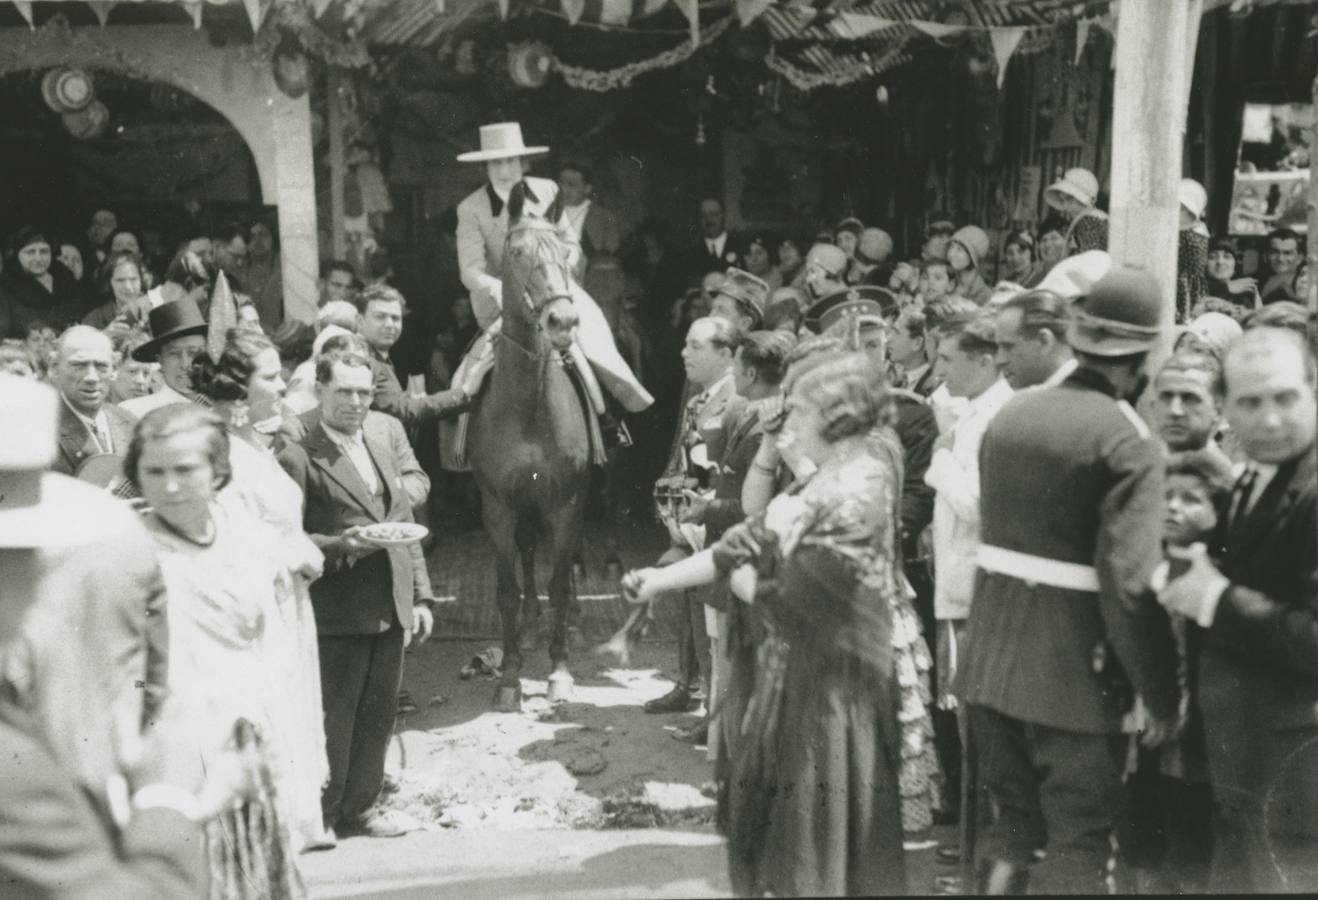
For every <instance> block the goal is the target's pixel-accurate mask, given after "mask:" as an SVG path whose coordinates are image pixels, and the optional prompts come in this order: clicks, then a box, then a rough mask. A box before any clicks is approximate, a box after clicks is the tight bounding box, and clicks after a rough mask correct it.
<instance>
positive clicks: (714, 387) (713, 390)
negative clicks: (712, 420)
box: [700, 369, 732, 399]
mask: <svg viewBox="0 0 1318 900" xmlns="http://www.w3.org/2000/svg"><path fill="white" fill-rule="evenodd" d="M731 377H732V370H731V369H729V370H728V371H727V372H726V373H724V375H723V377H722V378H720V379H719V380H718V381H716V382H714V383H713V384H711V385H710V386H709V387H707V388H705V389H704V390H703V391H701V392H700V396H701V397H704V398H705V399H708V398H710V397H713V396H714V395H715V394H717V393H718V392H719V391H721V390H722V389H723V385H724V384H726V383H727V381H728V379H730V378H731Z"/></svg>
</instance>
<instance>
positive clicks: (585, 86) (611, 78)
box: [554, 16, 736, 93]
mask: <svg viewBox="0 0 1318 900" xmlns="http://www.w3.org/2000/svg"><path fill="white" fill-rule="evenodd" d="M735 20H736V16H728V17H727V18H725V19H722V20H721V21H719V22H717V23H715V24H714V25H711V26H710V27H709V28H706V29H703V30H702V31H701V32H700V40H699V41H698V42H697V41H691V40H687V41H685V42H683V43H681V44H679V45H677V46H676V47H674V48H672V49H671V50H665V51H664V52H663V53H660V54H659V55H658V56H654V57H651V58H650V59H644V60H641V61H640V62H633V63H628V64H627V65H625V66H620V67H619V68H617V69H607V70H603V71H601V70H599V69H587V68H583V67H581V66H573V65H568V64H567V63H565V62H563V61H562V60H560V59H558V58H557V57H555V58H554V68H555V69H556V70H557V71H558V73H559V74H560V75H562V76H563V80H564V81H565V82H567V84H568V86H569V87H573V88H576V89H577V90H581V91H595V92H597V93H603V92H605V91H615V90H618V89H620V88H625V87H627V86H628V85H630V84H631V83H632V82H633V81H635V80H636V79H637V78H639V77H640V76H642V75H645V74H647V73H649V72H655V71H658V70H660V69H670V68H672V67H673V66H676V65H679V64H681V63H684V62H686V61H687V60H688V59H690V58H691V57H692V56H693V55H694V54H695V52H696V51H697V50H699V49H700V48H702V47H707V46H709V45H710V44H712V43H714V41H716V40H718V39H719V38H720V37H722V36H723V33H724V32H726V31H727V30H728V28H730V27H731V26H732V23H733V22H734V21H735Z"/></svg>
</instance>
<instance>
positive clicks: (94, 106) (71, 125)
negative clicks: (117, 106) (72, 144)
mask: <svg viewBox="0 0 1318 900" xmlns="http://www.w3.org/2000/svg"><path fill="white" fill-rule="evenodd" d="M63 118H64V127H65V128H67V129H68V131H69V134H71V135H73V136H74V137H76V138H78V139H79V140H88V139H90V138H98V137H100V136H101V135H103V134H105V129H106V128H108V127H109V125H110V110H109V109H108V108H107V107H106V105H105V104H104V103H102V102H101V101H100V100H93V101H92V102H91V103H88V104H87V105H86V106H84V107H83V108H82V109H80V110H78V111H77V112H66V113H64V116H63Z"/></svg>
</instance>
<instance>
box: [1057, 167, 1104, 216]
mask: <svg viewBox="0 0 1318 900" xmlns="http://www.w3.org/2000/svg"><path fill="white" fill-rule="evenodd" d="M1064 196H1065V197H1074V198H1075V199H1076V200H1079V201H1080V202H1081V203H1083V204H1084V205H1085V206H1093V205H1094V203H1095V202H1096V201H1097V200H1098V179H1097V178H1095V177H1094V173H1093V172H1091V171H1089V170H1088V169H1067V170H1066V174H1065V175H1063V176H1062V177H1061V178H1059V179H1058V180H1057V181H1055V182H1053V183H1052V184H1051V185H1049V187H1048V189H1047V190H1046V191H1044V192H1043V199H1044V200H1046V201H1047V203H1048V205H1049V206H1051V207H1052V208H1053V209H1061V208H1062V197H1064Z"/></svg>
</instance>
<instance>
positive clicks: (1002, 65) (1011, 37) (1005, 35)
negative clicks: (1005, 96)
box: [989, 28, 1029, 90]
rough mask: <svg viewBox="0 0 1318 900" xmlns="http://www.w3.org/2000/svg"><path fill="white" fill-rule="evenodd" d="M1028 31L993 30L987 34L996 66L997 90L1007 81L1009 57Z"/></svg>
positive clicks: (1024, 29) (1015, 29) (1016, 29)
mask: <svg viewBox="0 0 1318 900" xmlns="http://www.w3.org/2000/svg"><path fill="white" fill-rule="evenodd" d="M1028 30H1029V29H1026V28H994V29H993V30H992V31H990V32H989V41H990V42H991V43H992V44H993V59H994V61H995V62H996V63H997V64H998V90H1002V83H1003V82H1004V81H1006V79H1007V63H1008V62H1010V61H1011V55H1012V54H1013V53H1015V52H1016V48H1017V47H1019V46H1020V43H1021V38H1023V37H1025V32H1026V31H1028Z"/></svg>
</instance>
